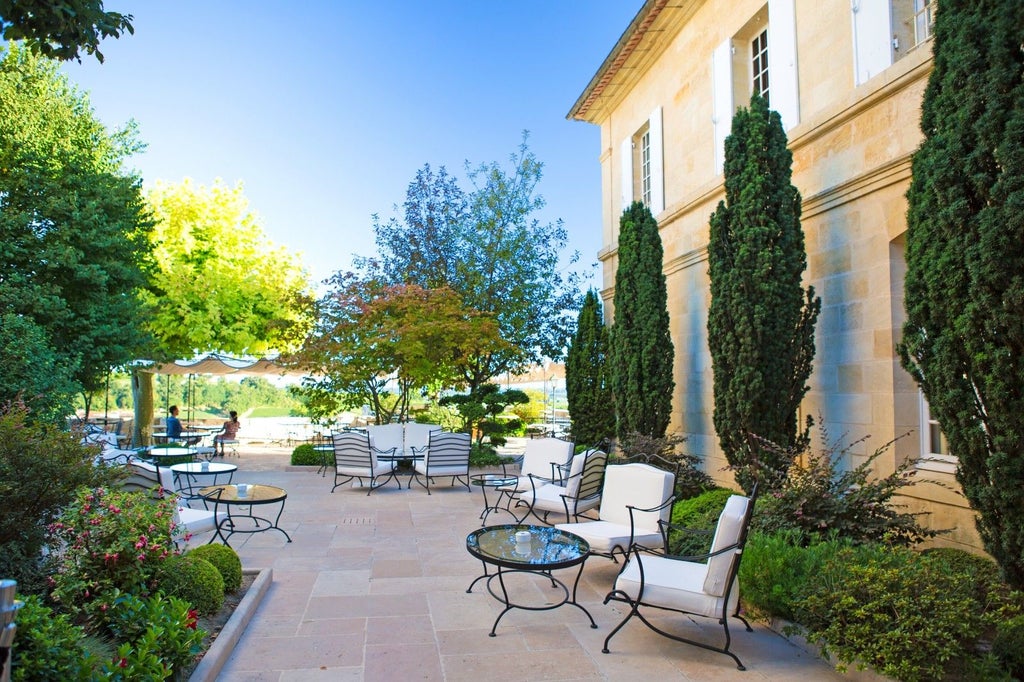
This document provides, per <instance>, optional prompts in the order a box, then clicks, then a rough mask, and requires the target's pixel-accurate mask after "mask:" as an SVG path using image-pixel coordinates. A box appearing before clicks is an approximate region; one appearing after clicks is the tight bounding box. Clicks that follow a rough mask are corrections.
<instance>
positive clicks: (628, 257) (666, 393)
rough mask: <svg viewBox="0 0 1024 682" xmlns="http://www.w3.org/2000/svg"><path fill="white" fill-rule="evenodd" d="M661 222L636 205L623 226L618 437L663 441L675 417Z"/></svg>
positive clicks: (616, 347) (614, 332)
mask: <svg viewBox="0 0 1024 682" xmlns="http://www.w3.org/2000/svg"><path fill="white" fill-rule="evenodd" d="M663 260H664V251H663V249H662V246H661V236H660V235H659V234H658V222H657V221H656V220H655V219H654V216H652V215H651V212H650V210H649V209H648V208H647V207H646V206H645V205H644V204H643V203H641V202H639V201H635V202H633V204H632V205H631V206H630V207H629V208H627V209H626V210H625V211H623V213H622V218H621V219H620V220H619V266H618V268H617V269H616V271H615V298H614V305H615V312H614V324H613V325H612V328H611V343H610V349H611V350H610V353H609V359H608V362H609V364H610V366H611V377H612V394H613V395H614V397H615V417H616V427H615V428H616V435H617V436H618V438H619V439H620V440H621V439H625V438H628V437H631V436H633V435H634V434H641V435H644V436H650V437H652V438H661V437H662V436H664V435H665V430H666V429H667V428H668V423H669V421H670V419H671V416H672V391H673V389H674V388H675V379H674V378H673V377H672V365H673V361H674V359H675V350H674V347H673V345H672V336H671V334H670V331H669V319H668V292H667V290H666V287H665V273H664V272H663V270H662V268H663V262H662V261H663Z"/></svg>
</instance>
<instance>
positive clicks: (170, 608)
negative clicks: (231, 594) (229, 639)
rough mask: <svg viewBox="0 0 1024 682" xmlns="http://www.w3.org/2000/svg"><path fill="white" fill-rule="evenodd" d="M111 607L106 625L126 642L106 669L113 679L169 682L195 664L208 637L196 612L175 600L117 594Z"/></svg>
mask: <svg viewBox="0 0 1024 682" xmlns="http://www.w3.org/2000/svg"><path fill="white" fill-rule="evenodd" d="M107 606H108V608H107V609H106V610H105V611H104V619H103V623H102V625H103V627H104V628H105V630H106V631H107V632H108V633H109V634H110V636H112V637H113V638H114V639H115V640H117V641H118V642H123V643H124V644H122V645H121V646H120V647H118V650H117V653H116V654H115V656H114V658H113V660H112V661H111V662H109V663H107V664H106V665H105V666H104V668H103V671H104V673H105V674H106V675H108V676H112V677H111V679H143V678H145V679H166V678H167V677H169V676H170V675H171V674H172V673H173V671H175V670H180V669H181V668H183V667H185V666H186V665H187V664H188V663H190V662H191V661H192V659H193V658H194V657H195V656H196V654H198V653H199V651H200V648H201V645H202V641H203V638H204V637H206V632H204V631H203V630H201V629H199V628H198V627H197V622H198V614H197V613H196V611H195V610H194V609H192V608H191V607H190V606H189V604H188V603H187V602H185V601H183V600H181V599H177V598H175V597H167V596H164V595H162V594H159V593H158V594H156V595H153V596H151V597H147V598H144V599H143V598H139V597H136V596H134V595H131V594H120V593H116V594H115V595H114V598H113V599H112V600H110V602H109V604H108V605H107ZM143 673H145V674H144V675H143Z"/></svg>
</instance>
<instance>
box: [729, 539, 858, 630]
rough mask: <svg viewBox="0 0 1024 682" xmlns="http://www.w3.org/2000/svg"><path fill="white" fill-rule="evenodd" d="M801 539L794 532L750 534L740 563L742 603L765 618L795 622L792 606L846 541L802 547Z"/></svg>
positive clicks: (813, 543) (816, 543)
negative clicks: (809, 582)
mask: <svg viewBox="0 0 1024 682" xmlns="http://www.w3.org/2000/svg"><path fill="white" fill-rule="evenodd" d="M802 542H803V536H802V535H801V534H800V533H799V532H797V531H794V530H786V531H779V532H778V533H772V534H766V533H751V535H750V537H749V538H748V539H747V544H746V547H744V549H743V561H742V562H741V563H740V585H741V586H742V593H741V594H742V597H743V603H744V605H746V606H747V607H748V609H750V610H753V611H755V612H758V613H760V614H763V615H764V616H766V617H778V618H785V619H787V620H790V621H792V620H795V618H796V615H795V613H794V603H795V602H796V601H797V599H798V598H799V596H800V595H801V594H802V593H803V592H804V590H805V589H806V588H805V585H806V583H807V582H808V581H812V580H814V579H815V577H816V576H817V575H818V574H819V572H820V571H821V569H822V567H823V566H824V565H825V563H826V562H828V561H830V560H831V559H832V558H833V557H834V556H835V555H836V554H837V553H838V552H839V551H840V550H843V549H847V548H849V547H850V542H849V540H844V539H840V538H837V537H835V536H834V535H833V536H831V537H829V538H826V539H824V540H821V541H813V542H811V544H809V545H808V546H806V547H804V546H803V545H802V544H801V543H802Z"/></svg>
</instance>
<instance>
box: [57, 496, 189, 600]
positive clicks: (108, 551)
mask: <svg viewBox="0 0 1024 682" xmlns="http://www.w3.org/2000/svg"><path fill="white" fill-rule="evenodd" d="M174 504H175V502H174V501H173V500H172V499H157V500H153V499H151V498H150V497H148V496H147V495H145V494H143V493H137V492H124V491H115V490H109V489H107V488H95V489H92V490H90V489H88V488H85V489H82V490H81V491H79V493H78V494H77V495H76V496H75V499H74V501H73V502H72V503H71V504H69V505H68V507H67V508H66V509H65V511H64V513H63V514H61V517H60V519H59V520H58V521H56V522H55V523H52V524H51V525H50V532H51V536H52V538H53V539H54V540H55V541H56V544H57V546H58V550H57V554H58V559H57V573H56V574H55V575H54V576H53V578H52V580H53V586H54V590H53V597H54V599H55V600H57V601H58V602H60V603H61V604H62V605H63V606H64V607H65V608H67V609H69V610H72V611H74V610H78V609H80V608H81V607H82V606H84V605H85V604H88V603H89V602H91V601H93V600H95V599H97V598H99V597H100V596H102V595H105V594H107V593H110V592H112V591H113V590H120V591H121V592H129V593H133V594H137V595H140V596H145V595H148V594H149V593H150V592H151V591H152V588H153V581H154V576H155V575H156V573H157V571H158V569H159V567H160V565H161V564H162V563H163V562H164V561H165V560H167V559H168V558H169V557H171V556H174V555H176V554H177V553H178V551H177V550H176V548H175V546H174V541H173V537H172V533H173V532H174V523H173V517H174Z"/></svg>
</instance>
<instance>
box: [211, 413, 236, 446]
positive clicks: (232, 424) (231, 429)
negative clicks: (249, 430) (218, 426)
mask: <svg viewBox="0 0 1024 682" xmlns="http://www.w3.org/2000/svg"><path fill="white" fill-rule="evenodd" d="M228 414H229V415H230V416H231V419H229V420H227V421H226V422H224V429H223V430H222V431H221V432H220V433H218V434H217V435H216V436H214V437H213V450H214V452H216V451H217V444H218V443H219V444H220V454H221V456H223V455H224V441H236V440H238V429H239V428H241V426H242V425H241V424H240V423H239V421H238V413H237V412H235V411H234V410H231V412H229V413H228Z"/></svg>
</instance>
